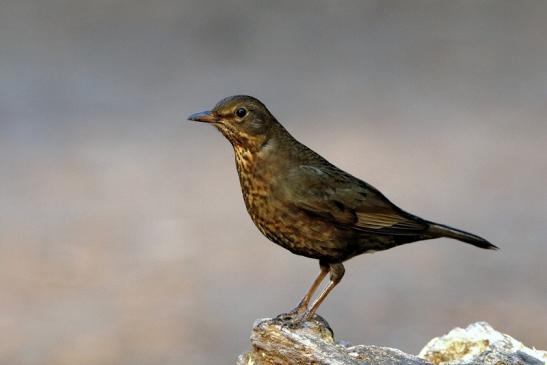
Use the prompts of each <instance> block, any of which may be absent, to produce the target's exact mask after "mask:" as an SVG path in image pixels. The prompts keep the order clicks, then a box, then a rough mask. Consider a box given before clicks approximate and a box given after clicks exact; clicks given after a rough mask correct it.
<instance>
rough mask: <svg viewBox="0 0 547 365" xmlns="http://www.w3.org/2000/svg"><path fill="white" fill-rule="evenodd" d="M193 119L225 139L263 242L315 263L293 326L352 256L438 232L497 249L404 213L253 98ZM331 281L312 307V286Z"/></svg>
mask: <svg viewBox="0 0 547 365" xmlns="http://www.w3.org/2000/svg"><path fill="white" fill-rule="evenodd" d="M188 119H189V120H191V121H196V122H202V123H207V124H210V125H213V126H214V127H216V129H218V130H219V131H220V133H221V134H222V135H224V137H226V139H228V141H229V142H230V143H231V145H232V147H233V150H234V155H235V165H236V169H237V172H238V175H239V182H240V185H241V191H242V193H243V200H244V202H245V206H246V208H247V211H248V213H249V215H250V216H251V219H252V221H253V222H254V224H255V225H256V227H257V228H258V230H259V231H260V232H261V233H262V234H263V235H264V236H266V237H267V238H268V239H269V240H271V241H272V242H274V243H276V244H277V245H279V246H281V247H283V248H285V249H287V250H289V251H290V252H292V253H294V254H296V255H301V256H305V257H309V258H312V259H316V260H319V268H320V271H319V274H318V275H317V277H316V278H315V280H314V281H313V283H312V285H311V286H310V288H309V289H308V290H307V292H306V293H305V295H304V296H303V297H302V299H301V300H300V302H299V303H298V305H297V306H296V307H295V308H294V309H292V310H291V311H289V312H287V313H286V315H285V316H284V317H282V318H285V319H287V320H291V321H292V323H293V324H295V325H298V324H300V323H303V322H305V321H308V320H310V319H312V318H314V316H316V312H317V309H318V308H319V306H320V305H321V303H323V301H324V300H325V298H326V297H327V296H328V295H329V293H330V292H331V291H332V290H333V289H334V287H335V286H336V285H337V284H338V283H339V282H340V281H341V280H342V277H343V276H344V273H345V268H344V265H343V263H344V262H345V261H347V260H349V259H351V258H352V257H355V256H357V255H361V254H366V253H372V252H376V251H382V250H387V249H390V248H393V247H396V246H400V245H404V244H407V243H411V242H416V241H422V240H429V239H434V238H440V237H448V238H452V239H456V240H459V241H462V242H465V243H468V244H471V245H473V246H476V247H479V248H483V249H491V250H495V249H498V247H496V246H495V245H493V244H491V243H490V242H488V241H487V240H485V239H484V238H481V237H479V236H477V235H474V234H471V233H468V232H465V231H462V230H459V229H456V228H452V227H450V226H447V225H444V224H440V223H435V222H432V221H429V220H426V219H423V218H420V217H417V216H415V215H413V214H411V213H407V212H406V211H404V210H402V209H401V208H399V207H398V206H396V205H395V204H394V203H392V202H391V201H390V200H388V198H386V197H385V196H384V195H383V194H382V193H381V192H380V191H379V190H378V189H376V188H375V187H373V186H372V185H370V184H368V183H366V182H364V181H362V180H360V179H358V178H357V177H354V176H353V175H351V174H349V173H347V172H345V171H343V170H341V169H340V168H338V167H336V166H334V165H333V164H331V163H330V162H328V161H327V160H326V159H325V158H323V157H321V156H320V155H319V154H317V153H316V152H314V151H312V150H311V149H310V148H308V147H307V146H305V145H304V144H302V143H300V142H299V141H297V140H296V139H295V138H294V137H293V136H292V135H291V134H290V133H289V132H288V131H287V130H286V129H285V127H283V125H282V124H281V123H280V122H279V121H278V120H277V119H276V118H275V117H274V116H273V115H272V113H271V112H270V111H269V110H268V108H267V107H266V106H265V105H264V104H263V103H262V102H261V101H260V100H258V99H256V98H254V97H252V96H247V95H234V96H229V97H226V98H224V99H222V100H220V101H219V102H218V103H217V104H216V105H215V106H214V108H213V109H211V110H207V111H203V112H199V113H195V114H192V115H190V116H189V117H188ZM327 274H328V275H329V282H328V284H327V285H326V287H325V288H324V289H323V291H322V292H320V294H319V295H318V296H317V298H316V299H315V301H314V302H313V303H312V304H311V306H310V301H311V299H312V298H313V295H314V294H315V292H316V291H317V289H318V287H319V286H320V285H321V283H322V282H323V281H324V279H325V277H326V276H327Z"/></svg>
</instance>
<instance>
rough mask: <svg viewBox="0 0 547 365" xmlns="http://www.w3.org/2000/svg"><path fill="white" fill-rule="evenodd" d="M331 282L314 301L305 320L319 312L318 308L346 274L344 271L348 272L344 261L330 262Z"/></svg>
mask: <svg viewBox="0 0 547 365" xmlns="http://www.w3.org/2000/svg"><path fill="white" fill-rule="evenodd" d="M329 266H330V282H329V285H327V287H326V288H325V289H324V290H323V291H322V292H321V294H319V297H317V299H316V300H315V302H313V304H312V306H311V308H310V310H309V312H307V313H306V314H305V315H304V318H303V320H304V321H308V320H310V319H311V318H313V316H314V315H315V312H317V308H319V306H320V305H321V303H323V301H324V300H325V298H326V297H327V295H329V293H330V292H331V291H332V289H334V287H335V286H336V285H338V283H339V282H340V280H342V277H343V276H344V273H345V272H346V269H344V265H342V263H337V264H330V265H329Z"/></svg>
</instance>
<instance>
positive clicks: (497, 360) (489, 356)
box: [418, 322, 547, 365]
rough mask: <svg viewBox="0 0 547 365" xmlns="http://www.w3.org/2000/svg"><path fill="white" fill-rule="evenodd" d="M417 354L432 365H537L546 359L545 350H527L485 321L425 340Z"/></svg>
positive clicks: (543, 362)
mask: <svg viewBox="0 0 547 365" xmlns="http://www.w3.org/2000/svg"><path fill="white" fill-rule="evenodd" d="M418 356H419V357H421V358H423V359H426V360H428V361H430V362H432V363H433V364H435V365H439V364H468V363H471V362H473V363H480V364H488V365H497V364H529V365H541V364H545V362H546V361H547V352H545V351H540V350H536V349H530V348H528V347H526V346H524V345H523V344H522V343H521V342H519V341H517V340H515V339H514V338H513V337H511V336H508V335H505V334H503V333H500V332H498V331H496V330H495V329H493V328H492V327H491V326H490V325H489V324H488V323H486V322H477V323H473V324H471V325H469V326H468V327H467V328H465V329H463V328H454V329H453V330H452V331H450V332H449V333H448V334H446V335H444V336H442V337H437V338H434V339H432V340H431V341H429V343H428V344H427V345H426V346H425V347H424V348H423V349H422V351H420V354H419V355H418Z"/></svg>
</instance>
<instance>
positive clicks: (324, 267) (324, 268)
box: [277, 262, 330, 320]
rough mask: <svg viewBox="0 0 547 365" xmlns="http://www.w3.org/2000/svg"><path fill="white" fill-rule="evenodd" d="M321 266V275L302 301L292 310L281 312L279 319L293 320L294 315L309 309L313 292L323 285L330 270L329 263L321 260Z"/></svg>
mask: <svg viewBox="0 0 547 365" xmlns="http://www.w3.org/2000/svg"><path fill="white" fill-rule="evenodd" d="M319 267H320V269H321V271H319V275H317V277H316V278H315V280H314V281H313V283H312V284H311V286H310V288H309V289H308V291H307V292H306V294H305V295H304V297H303V298H302V300H301V301H300V303H298V306H297V307H296V308H294V309H292V310H291V311H289V312H288V313H284V314H280V315H279V316H277V318H278V319H281V320H291V319H293V318H294V317H296V316H298V315H301V314H303V313H305V312H306V311H307V310H308V304H309V303H310V300H311V297H312V296H313V294H314V293H315V291H316V290H317V288H318V287H319V285H321V282H322V281H323V279H325V276H327V274H328V272H329V270H330V267H329V265H328V264H324V263H322V262H319Z"/></svg>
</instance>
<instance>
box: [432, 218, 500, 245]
mask: <svg viewBox="0 0 547 365" xmlns="http://www.w3.org/2000/svg"><path fill="white" fill-rule="evenodd" d="M428 232H429V233H431V234H433V235H434V236H435V237H448V238H453V239H456V240H459V241H462V242H465V243H469V244H471V245H473V246H476V247H480V248H484V249H487V250H497V249H498V247H497V246H495V245H493V244H491V243H490V242H488V241H487V240H485V239H484V238H481V237H479V236H477V235H474V234H472V233H468V232H465V231H462V230H459V229H456V228H452V227H449V226H445V225H444V224H438V223H431V225H430V227H429V230H428Z"/></svg>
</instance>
